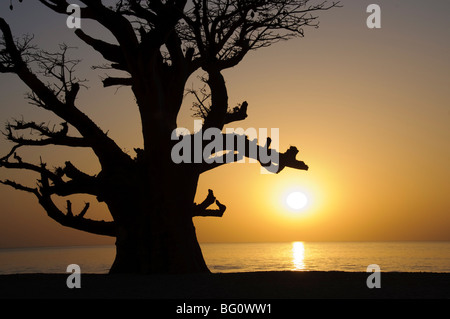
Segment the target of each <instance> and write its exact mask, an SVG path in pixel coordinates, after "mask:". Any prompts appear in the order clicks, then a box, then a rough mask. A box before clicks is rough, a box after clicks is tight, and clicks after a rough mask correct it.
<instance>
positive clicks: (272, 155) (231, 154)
mask: <svg viewBox="0 0 450 319" xmlns="http://www.w3.org/2000/svg"><path fill="white" fill-rule="evenodd" d="M221 137H222V139H223V143H222V147H221V148H215V149H214V153H219V152H226V153H225V154H223V155H221V156H217V157H216V158H214V160H211V161H210V163H207V162H205V163H203V164H202V165H201V170H200V171H201V173H204V172H206V171H209V170H211V169H214V168H217V167H219V166H222V165H224V164H228V163H234V162H238V161H240V160H242V159H243V158H245V157H246V158H250V159H254V160H256V161H258V162H259V163H260V164H261V166H263V167H264V168H266V169H267V170H268V171H269V172H271V173H276V174H278V173H280V172H281V171H282V170H283V169H284V168H286V167H290V168H293V169H298V170H308V165H306V164H305V162H303V161H299V160H297V159H296V156H297V154H298V152H299V151H298V149H297V148H296V147H295V146H291V147H290V148H289V149H288V150H287V151H286V152H284V153H281V152H278V151H276V150H273V149H271V148H270V144H271V139H270V138H267V141H266V145H264V146H261V145H258V141H257V139H256V138H255V139H254V140H249V138H248V136H246V135H241V134H236V133H229V134H221ZM219 138H220V137H219ZM230 141H231V143H230ZM212 155H213V154H211V156H212Z"/></svg>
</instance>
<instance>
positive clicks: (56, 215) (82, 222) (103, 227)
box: [38, 195, 116, 237]
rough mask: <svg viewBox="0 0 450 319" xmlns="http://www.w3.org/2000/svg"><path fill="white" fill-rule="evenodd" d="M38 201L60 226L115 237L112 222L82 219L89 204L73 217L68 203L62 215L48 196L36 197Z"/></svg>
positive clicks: (114, 228) (68, 202) (70, 205)
mask: <svg viewBox="0 0 450 319" xmlns="http://www.w3.org/2000/svg"><path fill="white" fill-rule="evenodd" d="M38 200H39V203H40V204H41V206H42V207H43V208H44V209H45V211H46V212H47V215H48V216H49V217H50V218H52V219H53V220H55V221H56V222H58V223H59V224H61V225H62V226H66V227H69V228H73V229H77V230H82V231H85V232H88V233H91V234H97V235H104V236H111V237H115V236H116V227H115V223H114V222H107V221H103V220H101V221H98V220H92V219H87V218H84V215H85V214H86V212H87V210H88V209H89V203H86V204H85V206H84V208H83V210H82V211H81V212H80V213H79V214H78V215H74V214H73V212H72V203H71V202H70V201H67V212H66V214H64V213H63V212H62V211H61V210H60V209H59V208H58V207H57V206H56V205H55V203H54V202H53V201H52V199H51V198H50V196H47V195H40V196H38Z"/></svg>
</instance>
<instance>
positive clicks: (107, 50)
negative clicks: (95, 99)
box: [0, 0, 338, 273]
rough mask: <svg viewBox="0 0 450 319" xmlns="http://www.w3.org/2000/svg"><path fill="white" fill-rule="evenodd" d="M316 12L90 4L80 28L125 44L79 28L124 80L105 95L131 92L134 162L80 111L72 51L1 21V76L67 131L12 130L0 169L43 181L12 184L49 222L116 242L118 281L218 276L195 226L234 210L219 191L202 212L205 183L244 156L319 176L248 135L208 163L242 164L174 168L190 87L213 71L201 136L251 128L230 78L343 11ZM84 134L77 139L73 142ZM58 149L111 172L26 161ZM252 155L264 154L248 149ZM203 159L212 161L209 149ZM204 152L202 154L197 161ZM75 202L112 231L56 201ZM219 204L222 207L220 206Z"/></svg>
mask: <svg viewBox="0 0 450 319" xmlns="http://www.w3.org/2000/svg"><path fill="white" fill-rule="evenodd" d="M39 1H40V2H41V3H42V5H45V6H46V7H47V8H48V9H49V10H50V11H52V12H54V13H57V14H63V15H70V14H71V11H70V10H69V13H68V12H67V8H68V6H69V5H70V3H69V2H67V1H66V0H39ZM311 2H312V1H310V0H251V1H250V0H233V1H229V0H209V1H207V0H193V1H186V0H184V1H183V0H145V1H144V0H121V1H116V2H115V5H114V6H106V5H104V4H103V3H102V1H101V0H81V1H80V6H79V10H80V17H81V19H90V20H94V21H96V22H98V23H99V24H100V25H101V26H102V27H103V28H105V30H107V31H109V32H110V33H111V34H112V35H113V36H114V38H115V40H116V41H115V43H110V42H107V41H105V40H103V39H98V38H94V37H93V36H91V35H89V34H87V33H86V32H85V30H84V29H83V28H78V29H75V30H74V32H75V34H76V35H77V36H78V37H79V38H80V39H81V40H82V41H83V42H84V43H85V44H86V45H88V46H89V47H90V48H92V49H93V50H94V51H97V52H98V53H100V54H101V55H102V57H103V58H104V59H105V62H106V65H107V66H108V68H110V69H111V70H114V71H120V72H121V73H122V74H123V76H119V77H117V76H108V77H106V78H104V79H103V86H104V87H111V86H127V87H130V88H131V91H132V93H133V95H134V98H135V101H136V105H137V108H138V110H139V114H140V119H141V123H140V124H141V127H142V138H143V147H142V148H136V149H135V152H136V154H135V156H134V155H129V154H127V153H126V152H124V151H123V150H122V148H121V147H120V146H119V145H118V144H117V143H116V142H115V141H114V140H113V139H112V138H111V137H109V136H108V135H107V133H105V132H104V131H103V130H102V129H101V128H100V127H99V126H98V125H97V124H96V123H94V122H93V121H92V120H91V118H90V117H89V116H88V115H87V114H85V113H83V112H82V111H80V108H79V106H78V105H77V96H78V94H79V92H80V89H82V88H83V82H82V81H80V80H79V78H77V77H76V75H75V68H76V65H77V62H78V61H76V60H71V59H69V58H68V56H67V46H61V51H60V52H56V53H50V52H46V51H44V50H41V49H38V48H37V47H36V46H35V45H34V44H33V43H32V40H31V38H22V39H16V38H15V37H14V35H13V30H11V28H10V26H9V25H8V23H7V22H6V21H5V20H4V19H2V18H0V30H1V32H2V39H1V44H0V50H1V51H0V72H1V73H10V74H15V75H16V76H18V77H19V78H20V80H21V81H22V82H23V83H24V84H25V85H26V86H27V87H28V88H29V89H30V93H29V94H28V99H29V102H30V103H31V104H33V105H34V106H36V107H38V108H42V109H44V110H47V111H49V112H51V113H53V114H54V115H56V116H57V117H59V118H60V119H61V121H62V124H61V126H60V127H49V126H48V125H46V124H39V123H36V122H32V121H25V120H16V121H10V122H8V123H7V124H6V128H5V131H4V134H5V136H6V138H7V140H9V141H10V142H13V143H14V146H13V147H12V149H11V151H10V152H9V153H8V154H6V155H5V156H3V157H2V158H1V159H0V166H1V167H3V168H7V169H19V170H26V171H30V172H34V173H37V174H38V181H37V184H36V187H32V186H26V185H23V184H21V183H19V182H17V181H13V180H8V179H5V180H2V181H1V183H3V184H5V185H8V186H11V187H13V188H15V189H17V190H20V191H25V192H29V193H31V194H34V195H35V196H36V197H37V199H38V202H39V204H40V205H41V206H42V207H43V209H44V210H45V211H46V213H47V214H48V216H49V217H50V218H52V219H54V220H55V221H56V222H58V223H59V224H61V225H63V226H67V227H70V228H74V229H78V230H81V231H86V232H90V233H94V234H98V235H104V236H112V237H115V238H116V258H115V260H114V263H113V265H112V267H111V270H110V272H111V273H172V272H184V273H186V272H208V268H207V265H206V264H205V261H204V259H203V256H202V252H201V249H200V246H199V244H198V241H197V238H196V234H195V228H194V224H193V218H194V217H196V216H222V215H223V213H224V211H225V209H226V207H225V205H223V204H222V203H220V202H219V201H218V200H216V198H215V195H214V193H213V192H212V190H210V191H209V194H208V196H207V198H206V199H205V200H204V201H203V202H201V203H199V204H197V203H195V202H194V197H195V194H196V189H197V183H198V180H199V177H200V175H201V174H202V173H204V172H206V171H208V170H211V169H214V168H216V167H219V166H221V165H225V164H227V163H229V162H233V161H236V160H238V159H241V158H242V157H249V158H253V159H254V160H256V161H259V162H260V163H261V165H263V166H264V167H271V168H272V171H273V172H274V173H279V172H281V171H282V170H283V169H284V168H286V167H288V168H291V169H299V170H307V169H308V166H307V165H306V164H305V163H304V162H303V161H300V160H297V159H296V155H297V153H298V150H297V148H296V147H290V148H289V149H288V150H287V151H286V152H284V153H281V152H278V151H277V150H275V149H270V139H267V141H263V143H260V144H257V143H258V142H257V141H255V140H252V141H251V140H249V138H247V137H246V136H242V135H239V134H233V135H232V136H230V135H229V134H225V133H222V134H221V135H220V136H219V137H217V136H216V138H223V139H224V140H226V139H227V138H229V137H231V138H243V140H244V142H245V149H238V148H237V147H235V146H234V145H236V144H234V143H231V145H230V143H222V145H223V147H221V148H219V147H216V148H215V149H210V150H209V153H210V154H209V155H211V156H213V155H217V154H219V153H221V154H224V155H221V156H226V155H227V154H228V155H229V154H232V156H231V160H230V156H228V157H227V160H223V161H219V160H216V161H213V162H211V161H208V160H206V159H205V158H204V156H202V160H201V161H185V162H181V163H179V162H175V161H174V160H173V156H172V155H173V154H172V153H173V148H174V146H175V145H176V144H177V143H178V142H179V139H177V138H174V135H173V132H174V130H176V129H177V117H178V114H179V112H180V108H181V106H182V104H183V99H184V97H185V92H186V82H187V80H188V78H189V77H190V76H191V75H192V74H193V73H194V72H196V71H198V70H202V71H203V72H204V77H203V79H204V82H205V88H204V89H203V90H200V91H196V92H197V93H196V96H197V97H198V101H197V102H198V103H196V107H197V108H198V109H197V112H196V114H198V115H199V116H200V118H201V121H202V128H201V130H200V132H193V133H192V134H191V135H192V136H193V135H194V134H199V133H201V132H205V131H206V130H208V129H215V130H216V131H217V130H219V131H222V130H223V129H224V126H225V125H227V124H230V123H233V122H236V121H241V120H244V119H245V118H246V117H247V109H248V108H249V107H250V106H249V104H248V103H247V102H243V103H242V104H240V105H237V106H230V105H229V102H228V93H227V86H226V83H225V79H224V76H223V74H222V73H223V71H224V70H226V69H229V68H233V67H235V66H237V65H238V64H239V63H240V62H241V61H242V60H243V59H244V57H245V56H246V55H247V54H248V53H249V52H250V51H252V50H257V49H261V48H264V47H268V46H270V45H272V44H274V43H277V42H279V41H282V40H288V39H291V38H294V37H303V36H304V28H306V27H317V26H318V22H317V18H318V17H317V16H316V13H317V12H319V11H323V10H328V9H330V8H333V7H336V6H338V3H336V2H332V3H327V2H326V1H325V2H322V3H318V4H312V3H311ZM22 5H26V4H22ZM116 73H117V72H116ZM43 76H45V80H44V79H43V78H42V77H43ZM49 79H50V80H49ZM202 93H203V94H202ZM124 112H126V111H124ZM74 131H75V132H77V134H69V132H74ZM23 132H31V134H28V135H23V134H21V133H23ZM33 133H34V135H33ZM36 133H37V134H38V135H39V137H38V138H37V137H36ZM25 136H27V137H25ZM180 138H181V137H180ZM183 138H186V136H184V137H183ZM48 145H52V146H65V147H74V148H90V149H91V150H92V151H93V153H94V154H95V156H96V158H97V159H98V162H99V164H100V167H101V170H100V171H99V172H98V174H96V175H89V174H87V173H84V172H82V171H81V170H80V169H79V168H77V167H75V165H73V164H72V163H71V162H70V161H69V159H68V160H67V161H66V162H65V165H64V166H62V167H57V168H55V169H50V168H49V167H47V164H46V163H44V162H42V161H41V162H40V163H30V162H27V161H26V160H25V159H23V158H22V157H21V156H20V150H21V149H22V148H24V147H27V146H40V147H45V146H48ZM252 146H254V147H255V148H253V149H255V150H256V152H250V151H249V149H250V148H251V147H252ZM200 151H201V152H202V153H203V151H204V148H202V149H201V150H200ZM263 151H264V152H266V153H267V152H270V153H271V154H275V155H277V156H276V157H271V158H272V159H273V158H276V160H275V161H274V160H272V162H267V160H263V159H262V157H261V154H262V152H263ZM194 153H195V149H194V148H193V149H192V154H191V156H194V155H195V154H194ZM203 155H204V154H203ZM218 158H220V156H218ZM175 187H176V189H177V194H176V196H174V191H173V190H174V188H175ZM74 194H88V195H93V196H95V197H96V199H97V200H98V201H99V202H103V203H105V204H106V206H107V207H108V210H109V212H110V214H111V217H112V221H99V220H93V219H89V218H86V217H85V216H86V212H87V211H88V209H89V204H86V206H85V207H84V209H83V210H82V211H81V212H80V213H78V214H76V213H74V212H73V211H72V203H71V202H70V201H69V200H68V201H67V206H66V207H65V208H60V207H58V206H57V204H56V203H55V199H54V198H55V197H59V198H64V197H68V196H70V195H74ZM214 204H216V205H217V207H216V208H215V209H214V208H210V207H211V206H212V205H214Z"/></svg>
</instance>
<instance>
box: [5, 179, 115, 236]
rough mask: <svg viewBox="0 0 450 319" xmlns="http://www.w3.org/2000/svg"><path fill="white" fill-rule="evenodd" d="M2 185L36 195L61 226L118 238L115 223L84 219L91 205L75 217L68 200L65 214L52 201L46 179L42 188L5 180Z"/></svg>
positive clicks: (49, 214) (87, 204)
mask: <svg viewBox="0 0 450 319" xmlns="http://www.w3.org/2000/svg"><path fill="white" fill-rule="evenodd" d="M0 183H1V184H4V185H7V186H10V187H13V188H14V189H17V190H20V191H25V192H29V193H32V194H34V195H35V196H36V197H37V199H38V201H39V203H40V204H41V206H42V207H43V208H44V209H45V211H46V212H47V215H48V216H49V217H50V218H52V219H53V220H55V221H56V222H58V223H59V224H61V225H63V226H66V227H69V228H73V229H77V230H82V231H86V232H89V233H92V234H97V235H104V236H111V237H115V236H116V228H115V224H114V222H106V221H103V220H102V221H97V220H92V219H87V218H85V217H84V215H85V214H86V212H87V211H88V209H89V206H90V204H89V203H85V206H84V208H83V209H82V210H81V212H80V213H79V214H78V215H74V214H73V211H72V203H71V202H70V201H69V200H68V201H67V212H66V214H64V213H63V212H62V211H61V210H60V209H58V207H57V206H56V205H55V203H54V202H53V201H52V199H51V196H50V193H49V192H48V188H47V189H46V187H48V180H46V179H45V178H44V179H43V180H41V183H42V185H41V186H40V188H39V189H38V188H31V187H27V186H24V185H22V184H20V183H17V182H14V181H10V180H5V181H1V180H0Z"/></svg>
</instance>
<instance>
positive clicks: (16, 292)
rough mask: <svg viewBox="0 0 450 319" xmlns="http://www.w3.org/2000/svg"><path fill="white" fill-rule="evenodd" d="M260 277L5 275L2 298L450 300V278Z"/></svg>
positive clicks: (338, 274)
mask: <svg viewBox="0 0 450 319" xmlns="http://www.w3.org/2000/svg"><path fill="white" fill-rule="evenodd" d="M369 275H370V273H355V272H255V273H233V274H209V275H206V274H205V275H158V276H157V275H149V276H136V275H94V274H81V288H80V289H69V288H68V287H67V285H66V280H67V278H68V276H69V274H18V275H0V298H1V299H55V298H56V299H80V298H82V299H93V298H94V299H111V298H114V299H179V300H183V299H189V300H192V299H305V298H306V299H324V298H325V299H450V273H396V272H386V273H383V272H382V273H381V288H379V289H377V288H373V289H369V288H368V287H367V285H366V280H367V278H368V276H369Z"/></svg>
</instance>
